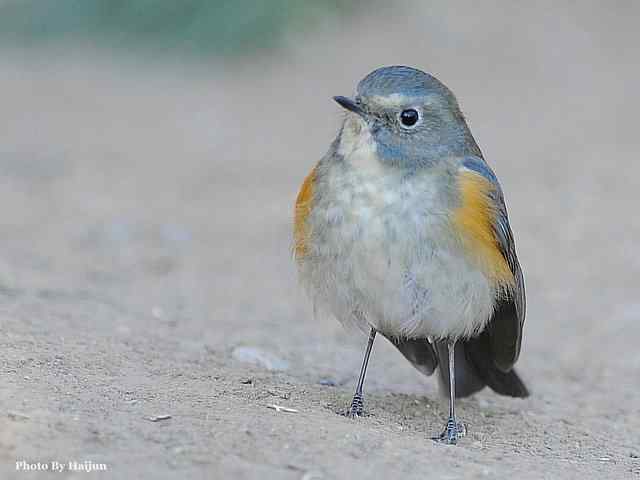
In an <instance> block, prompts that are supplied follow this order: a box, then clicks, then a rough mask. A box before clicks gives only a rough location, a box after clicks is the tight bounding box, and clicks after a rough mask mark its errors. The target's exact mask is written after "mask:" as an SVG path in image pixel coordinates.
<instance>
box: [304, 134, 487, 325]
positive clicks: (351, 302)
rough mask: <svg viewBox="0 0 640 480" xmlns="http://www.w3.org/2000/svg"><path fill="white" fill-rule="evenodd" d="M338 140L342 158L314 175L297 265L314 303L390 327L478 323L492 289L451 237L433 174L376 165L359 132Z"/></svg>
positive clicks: (483, 317)
mask: <svg viewBox="0 0 640 480" xmlns="http://www.w3.org/2000/svg"><path fill="white" fill-rule="evenodd" d="M345 127H346V125H345ZM345 139H346V141H345ZM340 150H341V152H340V153H342V154H344V157H343V158H344V162H335V163H334V164H331V165H329V167H328V168H327V169H326V171H325V178H324V179H323V180H322V181H321V182H319V184H318V188H319V189H320V191H318V195H317V197H318V201H317V203H316V204H315V205H314V207H313V209H312V212H311V215H310V217H309V222H310V230H311V236H310V239H309V247H310V250H309V252H310V254H309V256H308V257H307V258H306V259H305V260H304V261H303V262H302V264H301V266H300V272H301V278H302V280H303V282H304V283H305V284H306V286H307V288H308V290H309V291H310V292H311V294H312V296H313V298H314V300H315V302H316V304H317V305H318V307H320V308H324V309H327V310H328V311H329V312H331V313H332V314H333V315H334V316H336V317H337V318H338V319H339V320H340V321H342V322H345V323H352V322H356V323H357V322H367V324H364V325H360V326H361V327H363V328H367V327H368V326H369V325H371V326H374V327H375V328H376V329H378V330H379V331H381V332H383V333H385V334H387V335H393V336H405V337H414V338H415V337H421V338H424V337H427V336H431V337H435V338H445V337H456V338H457V337H460V336H469V335H470V334H472V333H473V332H475V331H478V330H479V329H482V328H483V327H484V325H485V324H486V322H487V321H488V319H489V318H490V316H491V314H492V311H493V305H494V298H495V292H494V290H493V287H492V286H491V285H490V283H489V282H488V280H487V279H486V278H485V276H484V275H483V274H482V273H481V272H480V271H478V270H477V269H476V268H475V267H473V265H472V264H471V263H470V262H468V261H467V259H466V258H465V256H464V254H463V253H462V251H461V249H460V248H459V247H458V246H457V241H456V238H455V236H454V234H453V233H452V231H451V229H450V226H449V222H448V213H449V209H450V208H451V205H448V204H447V199H446V197H444V196H443V195H441V194H439V191H440V189H438V188H437V186H438V182H439V180H441V179H440V177H439V176H438V175H437V174H435V173H434V174H429V172H422V173H419V174H414V175H412V176H407V175H406V174H404V173H405V172H402V171H399V170H397V169H395V168H393V167H388V166H384V165H382V164H381V163H380V161H379V160H378V159H377V157H376V154H375V144H373V142H371V141H370V140H369V139H368V138H367V137H366V135H362V134H360V135H353V136H351V137H350V136H349V135H346V136H345V133H344V130H343V144H342V145H341V146H340Z"/></svg>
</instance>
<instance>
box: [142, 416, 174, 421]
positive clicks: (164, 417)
mask: <svg viewBox="0 0 640 480" xmlns="http://www.w3.org/2000/svg"><path fill="white" fill-rule="evenodd" d="M170 418H171V415H154V416H151V417H146V419H147V420H149V421H150V422H160V421H162V420H169V419H170Z"/></svg>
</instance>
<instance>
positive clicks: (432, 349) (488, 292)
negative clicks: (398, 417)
mask: <svg viewBox="0 0 640 480" xmlns="http://www.w3.org/2000/svg"><path fill="white" fill-rule="evenodd" d="M334 100H335V101H336V102H337V103H338V104H339V105H340V106H341V107H343V108H344V109H345V110H346V114H345V117H344V121H343V123H342V127H341V128H340V131H339V133H338V136H337V138H336V139H335V140H334V141H333V143H332V144H331V146H330V147H329V151H328V152H327V154H326V155H325V156H324V157H323V158H322V159H321V160H320V162H319V163H318V164H317V165H316V166H315V167H314V168H313V169H312V170H311V173H310V174H309V175H308V176H307V177H306V179H305V180H304V182H303V184H302V187H301V189H300V192H299V194H298V197H297V199H296V203H295V213H294V232H293V237H294V257H295V260H296V263H297V267H298V272H299V277H300V279H301V282H302V284H303V285H304V286H305V288H306V290H307V291H308V293H309V294H310V296H311V297H312V300H313V302H314V304H315V306H316V307H318V308H320V309H324V310H325V311H327V312H328V313H329V314H332V315H333V316H335V317H336V318H337V319H338V320H339V321H341V322H343V323H344V324H352V325H356V326H358V327H360V328H361V329H363V330H365V331H367V332H369V339H368V342H367V345H366V350H365V355H364V360H363V363H362V368H361V371H360V376H359V379H358V383H357V386H356V391H355V395H354V398H353V401H352V403H351V406H350V408H349V410H348V412H347V415H348V416H351V417H357V416H360V415H362V413H363V385H364V379H365V374H366V371H367V364H368V362H369V356H370V354H371V349H372V347H373V342H374V339H375V337H376V334H377V333H380V334H381V335H382V336H384V337H385V338H387V339H388V340H389V341H390V342H391V343H392V344H393V345H395V346H396V347H397V348H398V350H399V351H400V352H401V353H402V354H403V355H404V356H405V357H406V359H407V360H409V361H410V362H411V363H412V364H413V365H414V366H415V367H416V368H417V369H418V370H419V371H420V372H422V373H424V374H425V375H431V374H432V373H433V372H434V371H435V370H436V368H438V369H439V378H440V381H441V385H442V387H443V391H444V392H446V393H447V394H448V396H449V418H448V420H447V423H446V425H445V428H444V430H443V432H442V433H441V434H439V435H437V436H436V437H434V440H438V441H441V442H443V443H447V444H456V443H457V442H458V440H459V439H460V438H461V437H463V436H464V435H465V433H466V429H465V426H464V424H463V423H462V422H458V420H457V418H456V414H455V408H454V404H455V398H456V397H465V396H468V395H471V394H473V393H475V392H477V391H479V390H481V389H482V388H484V387H485V386H487V385H488V386H489V387H490V388H491V389H493V390H494V391H495V392H497V393H499V394H501V395H508V396H512V397H526V396H528V391H527V388H526V386H525V385H524V383H523V382H522V380H521V379H520V377H519V376H518V375H517V373H516V372H515V370H514V369H513V366H514V364H515V363H516V361H517V360H518V356H519V354H520V345H521V342H522V329H523V324H524V318H525V291H524V279H523V275H522V271H521V269H520V265H519V263H518V258H517V257H516V251H515V244H514V240H513V234H512V232H511V228H510V226H509V220H508V217H507V209H506V206H505V202H504V198H503V194H502V189H501V187H500V184H499V183H498V179H497V178H496V175H495V174H494V173H493V171H492V170H491V168H490V167H489V165H488V164H487V163H486V162H485V160H484V158H483V156H482V152H481V151H480V148H479V147H478V145H477V144H476V142H475V140H474V138H473V136H472V135H471V132H470V130H469V127H468V126H467V123H466V121H465V119H464V116H463V115H462V112H461V111H460V107H459V106H458V102H457V100H456V98H455V96H454V95H453V93H452V92H451V91H450V90H449V89H448V88H447V87H446V86H445V85H444V84H442V83H441V82H440V81H439V80H437V79H436V78H435V77H433V76H432V75H429V74H427V73H425V72H423V71H421V70H417V69H415V68H411V67H406V66H391V67H383V68H379V69H377V70H375V71H373V72H371V73H370V74H369V75H367V76H366V77H365V78H364V79H363V80H362V81H360V83H359V84H358V86H357V89H356V93H355V96H354V97H353V98H348V97H342V96H337V97H334Z"/></svg>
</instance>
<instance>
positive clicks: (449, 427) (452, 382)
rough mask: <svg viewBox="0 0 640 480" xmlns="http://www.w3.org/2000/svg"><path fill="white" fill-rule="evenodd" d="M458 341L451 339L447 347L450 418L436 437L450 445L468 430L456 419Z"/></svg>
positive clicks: (456, 441)
mask: <svg viewBox="0 0 640 480" xmlns="http://www.w3.org/2000/svg"><path fill="white" fill-rule="evenodd" d="M455 346H456V342H455V341H454V340H450V341H449V343H448V345H447V347H448V350H449V419H448V420H447V424H446V425H445V427H444V430H443V432H442V433H441V434H440V436H438V437H435V438H434V440H437V441H439V442H442V443H446V444H448V445H455V444H456V443H458V440H459V439H460V438H462V437H464V436H465V434H466V433H467V430H466V428H465V426H464V424H463V423H462V422H458V421H457V419H456V410H455V401H456V369H455V365H454V361H455Z"/></svg>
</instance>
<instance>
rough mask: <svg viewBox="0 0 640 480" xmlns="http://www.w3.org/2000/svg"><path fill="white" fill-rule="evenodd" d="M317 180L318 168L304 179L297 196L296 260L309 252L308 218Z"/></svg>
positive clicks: (295, 219) (295, 215)
mask: <svg viewBox="0 0 640 480" xmlns="http://www.w3.org/2000/svg"><path fill="white" fill-rule="evenodd" d="M315 180H316V169H315V168H314V169H313V170H311V173H310V174H309V175H307V178H305V179H304V182H303V183H302V187H300V192H299V193H298V197H297V198H296V208H295V212H294V216H293V241H294V246H293V253H294V256H295V258H296V260H300V259H302V257H304V256H305V255H306V254H307V249H308V247H307V244H308V240H309V226H308V225H307V218H308V217H309V213H310V212H311V207H312V203H313V190H314V182H315Z"/></svg>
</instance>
